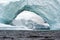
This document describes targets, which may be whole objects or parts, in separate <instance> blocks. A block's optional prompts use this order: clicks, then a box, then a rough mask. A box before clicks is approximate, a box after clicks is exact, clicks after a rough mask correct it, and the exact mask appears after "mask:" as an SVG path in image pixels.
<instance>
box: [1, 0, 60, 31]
mask: <svg viewBox="0 0 60 40" xmlns="http://www.w3.org/2000/svg"><path fill="white" fill-rule="evenodd" d="M3 1H5V3H3V2H2V3H0V23H4V24H10V23H11V22H12V21H13V20H14V19H15V18H16V16H17V15H18V14H19V13H21V12H22V11H24V10H27V11H31V12H34V13H36V14H37V15H39V16H41V17H42V18H43V19H44V21H46V22H47V23H48V24H49V25H50V29H51V30H58V29H59V28H60V27H59V26H60V1H59V0H18V1H16V0H11V1H8V0H3Z"/></svg>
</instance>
